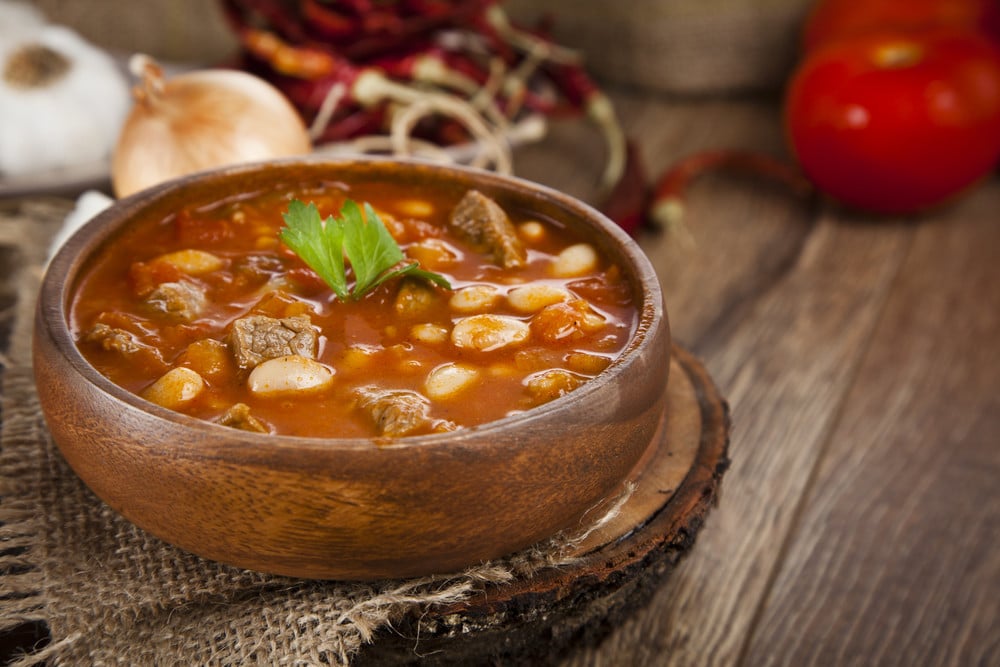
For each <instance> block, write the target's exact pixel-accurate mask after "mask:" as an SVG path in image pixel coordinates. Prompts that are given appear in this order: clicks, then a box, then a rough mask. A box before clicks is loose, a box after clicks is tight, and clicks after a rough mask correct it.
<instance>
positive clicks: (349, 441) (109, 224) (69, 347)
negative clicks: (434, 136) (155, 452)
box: [37, 155, 670, 456]
mask: <svg viewBox="0 0 1000 667" xmlns="http://www.w3.org/2000/svg"><path fill="white" fill-rule="evenodd" d="M393 165H395V166H397V167H398V166H401V168H403V169H408V170H409V169H412V170H419V169H427V170H429V171H431V172H436V176H437V177H439V178H442V179H443V180H447V179H448V178H454V177H455V175H457V176H459V177H465V178H472V179H478V180H479V182H481V183H482V182H485V184H487V185H489V186H493V187H497V188H499V189H501V190H506V191H511V192H516V193H520V194H522V195H523V194H524V193H525V192H530V196H532V197H542V198H543V199H546V200H548V201H549V203H551V204H554V205H555V206H556V207H557V208H559V209H561V210H563V211H566V212H567V214H569V215H571V216H572V217H575V218H579V219H581V220H584V221H586V225H587V228H588V229H587V231H593V232H594V233H596V234H598V235H600V234H606V235H608V236H610V237H611V240H612V241H613V242H614V243H615V244H616V245H617V246H618V249H619V252H620V253H621V255H622V257H623V258H624V259H626V260H627V261H628V263H629V264H630V265H631V266H630V267H629V273H630V274H632V275H634V276H635V279H636V281H637V282H638V288H639V291H638V295H640V296H641V303H638V304H636V305H637V321H636V325H635V329H634V330H633V332H632V334H631V336H630V338H629V341H628V344H627V345H626V346H625V348H624V349H623V350H622V351H621V352H620V353H619V354H618V356H617V357H615V358H614V359H613V360H612V362H611V364H610V365H609V366H608V367H607V368H606V369H604V370H603V371H601V373H599V374H598V375H596V376H595V377H593V378H591V379H589V380H588V381H587V382H585V383H584V384H582V385H581V386H580V387H578V388H577V389H575V390H573V391H572V392H569V393H567V394H565V395H563V396H560V397H558V398H556V399H553V400H552V401H549V402H547V403H544V404H542V405H539V406H536V407H533V408H531V409H528V410H524V411H520V412H517V413H514V414H510V415H507V416H505V417H502V418H500V419H496V420H493V421H490V422H486V423H483V424H478V425H475V426H469V427H463V428H460V429H457V430H455V431H449V432H445V433H433V434H426V435H414V436H405V437H399V438H388V437H386V438H381V437H364V438H361V437H354V438H328V437H315V436H301V435H287V434H280V433H255V432H249V431H246V432H244V431H240V432H239V438H238V439H239V440H240V443H241V445H240V446H241V447H250V446H251V445H265V444H266V445H267V446H269V447H272V448H274V450H275V451H278V450H280V449H283V448H289V449H295V450H299V451H302V450H312V449H317V450H323V451H332V450H336V451H349V450H364V451H372V450H373V449H377V450H379V451H384V452H390V451H400V450H402V451H406V450H409V449H412V448H421V449H427V450H429V449H431V448H434V447H435V446H447V447H449V448H456V447H457V448H461V447H463V446H470V447H473V448H477V449H481V448H482V446H483V445H482V442H480V440H481V439H482V437H484V436H489V435H490V434H491V433H494V432H497V433H499V432H506V431H509V430H510V429H511V428H512V427H518V428H525V429H526V431H531V427H532V425H533V424H534V423H536V422H541V421H544V419H545V418H546V417H547V416H548V415H550V414H551V413H552V412H555V411H561V410H565V409H567V406H568V404H569V401H579V400H581V399H583V398H585V397H587V396H589V395H590V394H593V393H594V392H596V391H600V389H601V387H602V386H604V385H605V384H607V383H609V382H612V381H613V380H614V379H615V378H616V377H618V376H620V375H622V374H624V373H625V372H626V371H627V370H628V369H629V368H631V367H632V366H634V365H635V364H637V363H639V362H640V354H641V352H642V350H643V349H644V348H645V347H647V346H648V345H649V344H650V341H651V340H652V339H653V338H654V337H655V336H654V333H655V332H656V330H657V329H658V328H661V327H662V328H664V329H665V335H666V337H667V352H668V355H669V349H670V331H669V323H668V321H667V319H666V318H667V311H666V307H665V304H664V298H663V293H662V288H661V286H660V282H659V279H658V278H657V275H656V272H655V269H654V268H653V266H652V264H651V263H650V261H649V259H648V257H647V256H646V254H645V253H644V252H643V251H642V249H641V248H640V247H639V245H638V244H637V243H636V241H635V240H634V239H633V238H632V237H631V236H629V235H628V234H627V233H626V232H625V231H624V230H623V229H622V228H621V227H619V226H618V225H617V224H615V223H614V222H612V221H611V220H610V219H609V218H608V217H607V216H605V215H604V214H603V213H601V212H600V211H598V210H597V209H596V208H594V207H593V206H591V205H589V204H587V203H586V202H584V201H582V200H580V199H577V198H575V197H573V196H571V195H568V194H565V193H563V192H560V191H558V190H556V189H555V188H552V187H550V186H547V185H543V184H540V183H537V182H534V181H530V180H527V179H524V178H521V177H518V176H512V175H506V174H499V173H497V172H494V171H489V170H486V169H481V168H476V167H470V166H466V165H457V164H445V163H441V162H434V161H430V160H425V159H421V158H415V157H385V156H368V155H366V156H357V157H354V156H351V157H329V156H319V155H311V156H300V157H293V158H281V159H272V160H264V161H255V162H247V163H241V164H239V165H232V166H226V167H219V168H214V169H208V170H204V171H199V172H196V173H192V174H189V175H186V176H182V177H179V178H176V179H172V180H170V181H166V182H164V183H161V184H158V185H155V186H152V187H150V188H147V189H145V190H142V191H140V192H137V193H135V194H132V195H130V196H128V197H126V198H123V199H120V200H116V201H114V203H112V204H111V205H110V206H109V207H108V208H106V209H105V210H103V211H101V212H100V213H98V214H97V215H96V216H94V217H93V218H91V219H90V220H88V221H87V222H86V223H84V224H83V225H82V226H80V227H79V228H78V229H76V230H75V231H74V232H73V233H72V234H71V235H70V236H69V237H68V238H67V239H66V240H65V242H64V243H63V244H62V245H61V246H60V247H59V248H58V250H57V251H56V252H55V254H54V255H53V256H52V258H51V259H50V261H49V263H48V266H47V267H46V271H45V274H44V276H43V278H42V284H41V287H40V290H39V296H38V304H37V316H38V318H39V326H40V327H41V328H43V329H44V332H45V334H46V335H47V336H48V337H49V338H50V339H51V342H52V345H53V347H54V348H55V350H56V351H57V352H58V353H59V354H61V355H62V357H63V358H64V359H65V360H66V361H67V362H68V363H69V365H70V366H71V367H72V368H73V370H75V371H76V372H77V373H78V374H79V375H80V376H81V377H82V378H84V379H85V380H86V381H87V382H88V383H89V384H92V385H94V386H95V387H96V388H97V389H99V390H100V391H101V392H102V393H104V394H106V395H108V396H109V397H110V398H112V399H114V400H116V401H117V402H119V403H121V404H123V407H127V408H129V409H133V410H138V411H139V412H142V413H145V414H147V415H150V416H152V417H155V418H158V419H162V420H164V421H167V422H170V423H171V424H173V425H175V426H177V427H181V428H184V427H187V428H191V429H195V430H205V431H206V433H207V434H212V433H216V434H220V435H228V436H229V438H232V436H233V434H234V429H232V428H231V427H227V426H223V425H221V424H215V423H213V422H210V421H207V420H204V419H200V418H198V417H193V416H191V415H187V414H184V413H181V412H177V411H174V410H170V409H168V408H164V407H162V406H159V405H157V404H155V403H152V402H151V401H148V400H146V399H144V398H142V397H141V396H139V395H138V394H134V393H132V392H130V391H128V390H127V389H125V388H123V387H121V386H119V385H117V384H115V383H114V382H112V381H111V380H110V379H108V378H107V377H105V376H104V375H102V374H101V373H100V372H99V371H98V370H97V369H96V368H95V367H94V366H93V365H91V364H90V362H89V361H87V359H86V358H85V357H84V356H83V354H82V353H81V352H80V351H79V348H78V347H77V345H76V342H75V341H74V339H73V337H72V335H71V332H70V325H69V319H68V313H69V304H70V299H71V296H72V292H73V288H74V287H75V285H76V281H77V279H78V277H79V275H80V271H81V270H82V268H83V267H84V266H85V264H86V262H87V261H88V260H89V258H90V256H91V255H92V254H93V253H94V252H95V251H97V250H98V249H99V248H100V247H101V246H102V244H103V243H104V242H105V241H106V240H107V239H109V238H111V237H112V236H114V235H115V234H116V233H118V232H119V231H120V230H121V228H122V227H123V225H125V224H126V223H127V221H128V220H129V219H130V218H132V217H134V216H135V215H137V214H138V213H140V212H141V211H143V210H144V209H146V208H148V207H151V206H153V205H155V204H156V203H157V202H158V201H160V200H162V199H164V198H166V197H168V196H170V195H172V194H173V193H175V192H176V191H178V190H183V189H185V188H188V187H192V186H196V185H198V184H203V183H205V181H206V180H207V181H212V180H215V181H225V180H235V179H238V178H239V177H240V176H244V175H248V174H254V173H258V172H261V171H273V172H274V173H279V172H281V171H282V170H285V169H290V168H293V167H301V166H307V167H309V168H317V169H319V168H326V169H330V170H335V169H351V168H354V167H358V166H360V167H368V168H375V169H378V168H391V167H392V166H393ZM223 441H227V442H228V439H225V438H224V439H223ZM373 445H375V447H374V448H373ZM198 449H199V451H198V454H199V455H200V456H205V455H207V454H208V450H207V449H206V448H205V446H204V443H202V444H200V445H199V446H198ZM222 449H224V447H223V448H222Z"/></svg>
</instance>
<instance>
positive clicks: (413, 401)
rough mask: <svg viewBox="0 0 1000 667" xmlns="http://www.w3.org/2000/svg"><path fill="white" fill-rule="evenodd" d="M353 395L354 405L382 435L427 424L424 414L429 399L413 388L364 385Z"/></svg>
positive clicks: (397, 433) (396, 433) (414, 429)
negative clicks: (409, 389)
mask: <svg viewBox="0 0 1000 667" xmlns="http://www.w3.org/2000/svg"><path fill="white" fill-rule="evenodd" d="M355 395H356V397H357V399H358V407H360V408H361V409H362V410H364V411H365V412H367V413H368V414H369V416H371V419H372V421H373V422H374V423H375V428H377V429H378V432H379V433H380V434H382V435H387V436H391V437H398V436H403V435H409V434H411V433H414V432H416V431H418V430H420V429H425V430H426V427H429V426H430V425H431V420H430V418H429V417H428V415H427V412H428V409H429V408H430V401H428V400H427V399H426V398H425V397H423V396H421V395H420V394H418V393H417V392H415V391H408V390H405V389H375V388H372V387H365V388H362V389H359V390H357V392H356V394H355Z"/></svg>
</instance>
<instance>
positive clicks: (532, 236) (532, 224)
mask: <svg viewBox="0 0 1000 667" xmlns="http://www.w3.org/2000/svg"><path fill="white" fill-rule="evenodd" d="M517 233H518V234H520V236H521V238H522V239H524V240H525V241H527V242H528V243H538V242H539V241H541V240H542V239H544V238H545V225H543V224H542V223H540V222H538V221H537V220H529V221H528V222H522V223H521V224H520V225H518V227H517Z"/></svg>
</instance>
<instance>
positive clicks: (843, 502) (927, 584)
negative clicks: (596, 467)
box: [746, 182, 1000, 665]
mask: <svg viewBox="0 0 1000 667" xmlns="http://www.w3.org/2000/svg"><path fill="white" fill-rule="evenodd" d="M998 434H1000V184H998V183H996V182H993V183H990V184H989V186H988V187H987V188H984V189H983V190H980V191H978V192H976V193H975V194H974V195H973V196H972V197H970V198H969V199H967V200H965V201H963V202H962V203H961V204H960V205H959V206H957V207H956V208H955V209H954V210H949V211H948V212H946V213H942V214H941V215H940V216H935V217H933V218H932V219H929V220H926V221H925V222H924V223H923V224H921V225H920V226H919V227H918V228H917V229H916V230H915V238H914V241H913V245H912V247H911V249H910V252H909V253H908V255H907V257H906V261H905V263H904V264H903V267H902V270H901V272H900V274H899V275H898V277H897V279H896V281H895V284H894V286H893V289H892V291H891V293H890V295H889V298H888V301H887V303H886V308H885V310H884V312H883V315H882V317H881V319H880V321H879V324H878V328H877V329H876V331H875V334H874V336H873V338H872V340H871V342H870V344H869V346H868V351H867V354H866V355H865V359H864V363H863V364H862V366H861V368H860V369H859V371H858V374H857V377H856V379H855V382H854V385H853V387H852V390H851V392H850V394H849V395H848V399H847V402H846V404H845V406H844V408H843V412H842V414H841V416H840V419H839V420H838V423H837V428H836V429H835V430H834V431H833V433H832V434H831V437H830V440H829V444H828V445H827V447H826V453H825V456H824V457H823V460H822V462H821V465H820V467H819V469H818V471H817V475H816V478H815V480H814V482H813V484H812V486H811V489H810V490H809V494H808V500H807V502H806V504H805V505H804V508H803V511H802V513H801V516H800V517H799V519H798V521H797V525H796V526H795V532H794V533H793V535H792V536H791V539H790V540H789V548H788V552H787V556H786V558H785V560H784V562H783V564H782V568H781V572H780V574H779V576H778V577H777V578H776V580H775V582H774V587H773V590H772V591H771V592H770V595H769V597H768V600H767V604H766V606H765V607H764V611H763V613H762V615H761V618H760V621H759V623H758V624H757V628H756V633H755V635H754V637H753V640H752V642H751V644H750V647H749V651H748V653H747V660H746V663H747V664H753V665H763V664H792V665H827V664H861V663H868V664H881V665H916V664H921V665H997V664H1000V558H998V557H997V546H998V544H997V536H998V535H1000V490H998V482H1000V448H998V446H1000V442H998V438H997V435H998ZM776 646H780V647H781V651H780V653H778V652H776V651H775V650H774V647H776Z"/></svg>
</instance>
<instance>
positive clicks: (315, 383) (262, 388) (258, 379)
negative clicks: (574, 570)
mask: <svg viewBox="0 0 1000 667" xmlns="http://www.w3.org/2000/svg"><path fill="white" fill-rule="evenodd" d="M332 382H333V371H332V370H331V369H329V368H327V367H326V366H324V365H323V364H321V363H319V362H318V361H315V360H313V359H309V358H307V357H303V356H300V355H298V354H289V355H287V356H284V357H276V358H274V359H268V360H267V361H264V362H262V363H260V364H258V365H257V366H256V367H255V368H254V369H253V370H252V371H250V377H249V378H247V385H248V387H249V388H250V391H251V392H252V393H254V394H257V395H258V396H273V395H275V394H286V393H293V392H303V391H318V390H320V389H324V388H326V387H328V386H329V385H330V384H331V383H332Z"/></svg>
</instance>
